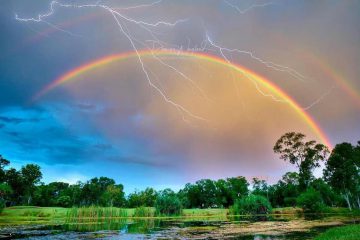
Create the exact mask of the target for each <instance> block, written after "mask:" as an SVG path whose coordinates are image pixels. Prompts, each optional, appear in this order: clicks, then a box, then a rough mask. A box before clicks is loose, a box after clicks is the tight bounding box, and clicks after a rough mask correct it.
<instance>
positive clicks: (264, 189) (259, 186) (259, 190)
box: [252, 178, 269, 198]
mask: <svg viewBox="0 0 360 240" xmlns="http://www.w3.org/2000/svg"><path fill="white" fill-rule="evenodd" d="M252 194H255V195H261V196H264V197H266V198H269V196H268V185H267V183H266V181H265V180H260V179H258V178H253V179H252Z"/></svg>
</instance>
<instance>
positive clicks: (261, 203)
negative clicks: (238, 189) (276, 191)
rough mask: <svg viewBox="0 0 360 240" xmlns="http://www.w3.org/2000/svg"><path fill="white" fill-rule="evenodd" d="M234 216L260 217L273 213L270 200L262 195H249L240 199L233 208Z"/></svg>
mask: <svg viewBox="0 0 360 240" xmlns="http://www.w3.org/2000/svg"><path fill="white" fill-rule="evenodd" d="M231 212H232V213H233V214H234V215H260V214H269V213H271V204H270V202H269V200H267V199H266V198H265V197H263V196H260V195H249V196H247V197H244V198H240V199H239V200H237V201H236V202H235V204H234V206H233V207H232V208H231Z"/></svg>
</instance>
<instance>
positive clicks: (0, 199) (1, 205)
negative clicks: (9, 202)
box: [0, 198, 5, 213]
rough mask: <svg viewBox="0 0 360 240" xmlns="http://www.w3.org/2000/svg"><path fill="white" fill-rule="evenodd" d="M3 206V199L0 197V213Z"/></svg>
mask: <svg viewBox="0 0 360 240" xmlns="http://www.w3.org/2000/svg"><path fill="white" fill-rule="evenodd" d="M4 208H5V200H4V199H2V198H0V213H2V211H3V210H4Z"/></svg>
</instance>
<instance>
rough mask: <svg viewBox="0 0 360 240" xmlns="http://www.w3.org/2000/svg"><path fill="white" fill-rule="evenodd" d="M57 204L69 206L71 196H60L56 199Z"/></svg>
mask: <svg viewBox="0 0 360 240" xmlns="http://www.w3.org/2000/svg"><path fill="white" fill-rule="evenodd" d="M56 202H57V206H60V207H71V198H70V197H69V196H61V197H59V198H58V199H57V200H56Z"/></svg>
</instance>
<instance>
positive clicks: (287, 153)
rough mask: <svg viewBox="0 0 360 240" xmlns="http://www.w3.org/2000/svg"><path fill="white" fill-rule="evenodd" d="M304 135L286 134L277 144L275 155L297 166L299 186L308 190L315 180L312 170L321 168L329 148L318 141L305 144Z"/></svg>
mask: <svg viewBox="0 0 360 240" xmlns="http://www.w3.org/2000/svg"><path fill="white" fill-rule="evenodd" d="M305 137H306V136H305V135H304V134H302V133H295V132H289V133H285V134H284V135H283V136H281V137H280V139H279V140H277V142H276V143H275V146H274V148H273V150H274V152H275V153H278V154H280V159H282V160H284V161H289V162H290V163H291V164H295V165H296V166H297V167H298V169H299V186H300V188H301V189H302V190H304V189H306V188H307V187H308V186H309V184H310V182H311V180H312V179H313V175H312V170H313V169H314V168H315V167H319V166H320V161H324V160H325V159H326V157H327V155H328V153H329V150H328V148H327V147H326V146H325V145H323V144H320V143H316V141H313V140H312V141H307V142H305V141H304V140H305Z"/></svg>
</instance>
